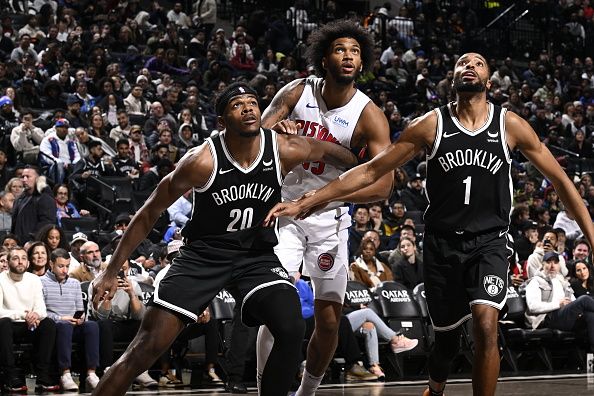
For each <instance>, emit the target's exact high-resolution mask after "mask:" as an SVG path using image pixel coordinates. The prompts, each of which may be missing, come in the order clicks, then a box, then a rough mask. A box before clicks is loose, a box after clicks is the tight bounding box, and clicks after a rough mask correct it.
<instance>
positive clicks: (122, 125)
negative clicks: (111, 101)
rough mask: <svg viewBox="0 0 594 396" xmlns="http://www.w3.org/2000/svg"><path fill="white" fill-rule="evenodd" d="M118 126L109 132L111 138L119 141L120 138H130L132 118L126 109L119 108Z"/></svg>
mask: <svg viewBox="0 0 594 396" xmlns="http://www.w3.org/2000/svg"><path fill="white" fill-rule="evenodd" d="M117 115H118V126H116V127H115V128H113V129H112V130H111V131H110V132H109V138H110V139H112V140H113V141H114V142H117V141H118V140H120V139H128V137H129V136H130V127H131V125H130V118H129V117H128V113H127V111H126V110H124V109H120V110H118V113H117Z"/></svg>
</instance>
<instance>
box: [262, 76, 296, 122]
mask: <svg viewBox="0 0 594 396" xmlns="http://www.w3.org/2000/svg"><path fill="white" fill-rule="evenodd" d="M304 84H305V80H303V79H299V80H294V81H291V82H290V83H288V84H287V85H285V86H284V87H283V88H282V89H281V90H280V91H278V92H277V93H276V95H275V96H274V98H273V99H272V102H270V105H269V106H268V107H267V108H266V110H264V113H262V126H263V127H264V128H269V129H275V130H276V129H277V128H276V127H275V126H276V124H277V123H280V122H281V121H283V120H284V119H286V118H287V117H288V116H289V114H291V111H293V108H294V107H295V105H296V104H297V101H298V100H299V97H300V96H301V93H303V87H304V86H305V85H304ZM277 132H282V131H280V130H277Z"/></svg>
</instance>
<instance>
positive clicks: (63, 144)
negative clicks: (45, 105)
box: [39, 118, 81, 184]
mask: <svg viewBox="0 0 594 396" xmlns="http://www.w3.org/2000/svg"><path fill="white" fill-rule="evenodd" d="M69 126H70V123H69V122H68V120H66V119H64V118H59V119H58V120H56V123H55V124H54V128H55V130H54V132H50V133H49V134H48V135H46V136H45V137H44V138H43V140H42V141H41V144H40V147H39V150H40V152H41V153H43V155H42V156H41V163H42V164H46V165H49V166H50V170H49V174H50V175H53V176H54V181H55V182H56V183H58V184H61V183H63V182H64V179H65V178H66V176H67V175H68V174H69V173H70V171H71V169H72V166H73V165H74V164H76V163H77V162H78V161H80V159H81V157H80V153H79V152H78V147H77V146H76V141H75V140H74V139H72V138H71V137H69V136H68V128H69Z"/></svg>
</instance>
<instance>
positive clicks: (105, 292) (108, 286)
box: [93, 270, 118, 309]
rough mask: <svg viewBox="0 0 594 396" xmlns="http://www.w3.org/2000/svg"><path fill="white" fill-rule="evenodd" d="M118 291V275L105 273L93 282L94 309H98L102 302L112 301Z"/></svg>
mask: <svg viewBox="0 0 594 396" xmlns="http://www.w3.org/2000/svg"><path fill="white" fill-rule="evenodd" d="M117 290H118V279H117V274H111V273H110V271H107V270H105V271H103V272H101V273H100V274H99V275H97V277H96V278H95V280H94V281H93V307H94V308H95V309H98V307H99V304H100V303H101V302H102V301H111V299H112V298H113V296H114V295H115V293H116V291H117Z"/></svg>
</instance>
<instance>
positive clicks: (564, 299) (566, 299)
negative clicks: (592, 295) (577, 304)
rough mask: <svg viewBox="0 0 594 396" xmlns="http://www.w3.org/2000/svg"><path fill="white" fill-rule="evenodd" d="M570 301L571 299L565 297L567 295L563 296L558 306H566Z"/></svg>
mask: <svg viewBox="0 0 594 396" xmlns="http://www.w3.org/2000/svg"><path fill="white" fill-rule="evenodd" d="M570 302H571V300H570V299H569V298H567V297H565V298H563V299H562V300H561V301H559V308H562V307H564V306H566V305H567V304H569V303H570Z"/></svg>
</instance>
